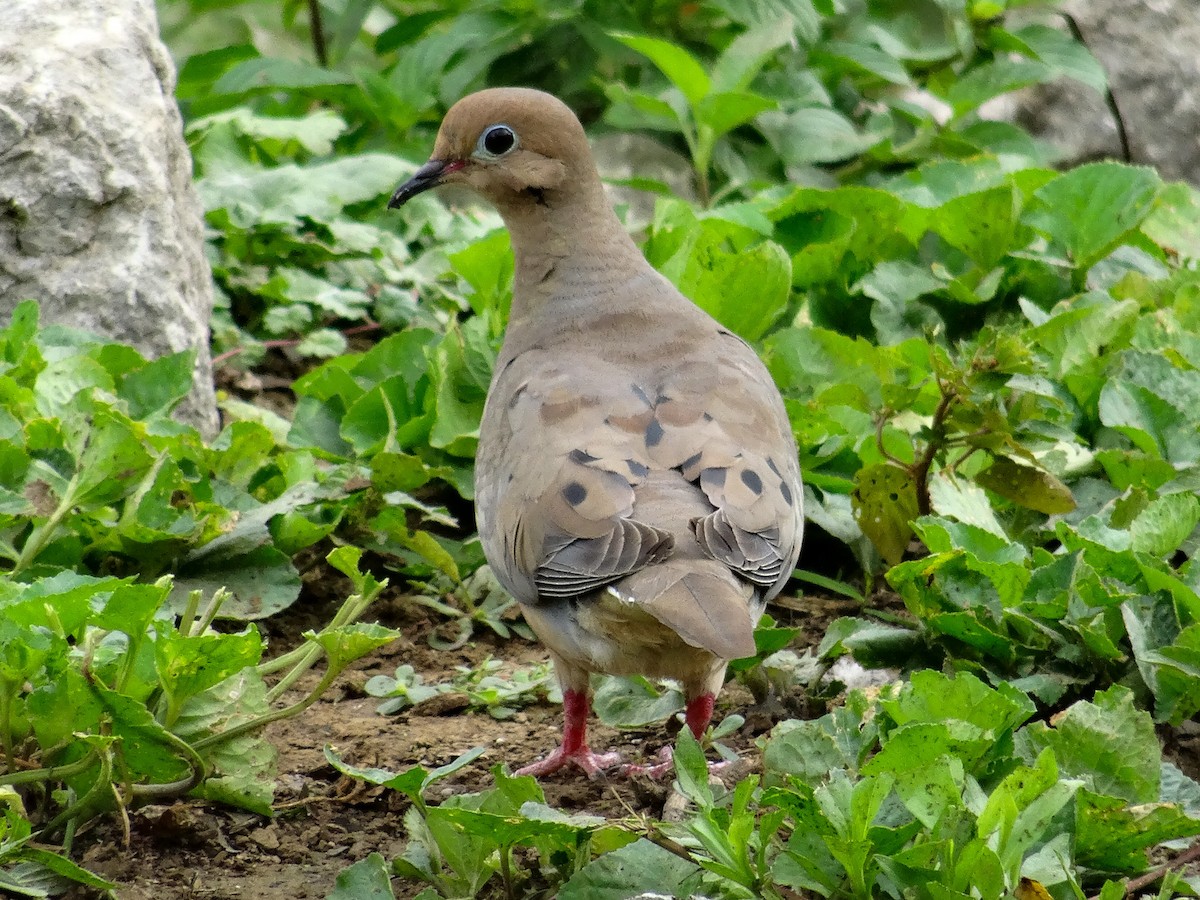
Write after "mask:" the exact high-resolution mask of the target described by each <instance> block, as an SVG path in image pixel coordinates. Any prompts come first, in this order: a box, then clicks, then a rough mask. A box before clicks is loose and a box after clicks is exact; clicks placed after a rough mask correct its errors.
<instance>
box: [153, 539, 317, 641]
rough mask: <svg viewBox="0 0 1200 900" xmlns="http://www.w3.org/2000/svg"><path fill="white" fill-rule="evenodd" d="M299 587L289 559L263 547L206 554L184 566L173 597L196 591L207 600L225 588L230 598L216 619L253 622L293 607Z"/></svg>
mask: <svg viewBox="0 0 1200 900" xmlns="http://www.w3.org/2000/svg"><path fill="white" fill-rule="evenodd" d="M264 530H265V529H264ZM300 584H301V582H300V574H299V573H298V572H297V571H296V567H295V566H294V565H293V564H292V560H291V557H289V556H287V555H286V554H284V553H282V552H280V551H279V550H277V549H275V547H272V546H269V545H264V546H261V547H256V548H255V549H253V550H248V551H246V552H238V551H237V549H235V548H232V547H231V548H230V550H229V552H213V553H206V554H204V555H202V556H197V557H195V558H193V559H192V560H191V561H189V562H185V563H184V564H183V565H182V566H181V568H180V570H179V574H178V576H177V577H176V579H175V592H174V596H175V597H177V598H178V597H186V596H187V594H188V592H190V591H196V590H198V591H201V592H203V593H204V595H205V596H211V595H212V594H213V592H214V591H216V590H217V589H219V588H226V589H228V590H229V591H231V592H232V593H233V595H234V596H233V597H232V598H231V599H229V600H228V601H226V602H225V604H224V605H223V606H222V607H221V610H220V616H221V617H222V618H231V619H241V620H243V621H254V620H257V619H265V618H266V617H267V616H272V615H274V614H275V613H277V612H279V611H281V610H284V609H287V608H288V607H289V606H291V605H292V604H293V603H295V602H296V598H297V597H299V596H300ZM174 602H175V603H179V602H180V601H179V600H175V601H174Z"/></svg>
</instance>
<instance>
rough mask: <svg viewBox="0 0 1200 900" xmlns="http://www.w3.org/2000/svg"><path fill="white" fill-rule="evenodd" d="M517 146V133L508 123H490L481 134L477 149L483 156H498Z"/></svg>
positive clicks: (509, 151)
mask: <svg viewBox="0 0 1200 900" xmlns="http://www.w3.org/2000/svg"><path fill="white" fill-rule="evenodd" d="M516 148H517V133H516V132H515V131H513V130H512V128H510V127H509V126H508V125H505V124H503V123H499V124H496V125H489V126H488V127H487V128H485V129H484V130H483V134H481V135H480V136H479V143H478V145H477V146H476V148H475V150H476V152H477V153H479V154H480V155H482V156H486V157H490V158H493V159H494V158H496V157H500V156H504V155H505V154H506V153H511V152H512V151H513V150H515V149H516Z"/></svg>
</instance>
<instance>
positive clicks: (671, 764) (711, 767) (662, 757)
mask: <svg viewBox="0 0 1200 900" xmlns="http://www.w3.org/2000/svg"><path fill="white" fill-rule="evenodd" d="M658 759H659V761H658V762H657V763H654V764H653V765H649V766H641V765H636V764H633V763H628V764H626V765H623V766H621V774H622V775H626V776H634V775H645V776H646V777H647V778H651V779H653V780H655V781H657V780H658V779H659V778H662V777H663V776H664V775H666V774H668V773H669V772H671V771H672V770H673V769H674V768H675V751H673V750H672V749H671V748H670V747H663V748H662V749H661V750H659V751H658ZM735 762H736V761H734V760H722V761H721V762H710V763H709V764H708V774H709V775H710V776H712V775H718V776H719V775H721V774H722V773H723V772H725V770H727V769H728V768H730V767H731V766H733V765H734V763H735Z"/></svg>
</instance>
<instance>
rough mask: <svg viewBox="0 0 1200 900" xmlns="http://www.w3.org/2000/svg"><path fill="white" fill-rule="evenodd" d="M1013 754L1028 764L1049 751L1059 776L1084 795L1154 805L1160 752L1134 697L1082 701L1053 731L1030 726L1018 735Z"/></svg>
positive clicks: (1115, 694) (1115, 691)
mask: <svg viewBox="0 0 1200 900" xmlns="http://www.w3.org/2000/svg"><path fill="white" fill-rule="evenodd" d="M1017 748H1018V750H1019V751H1020V753H1021V755H1022V756H1024V757H1025V758H1027V759H1028V758H1032V757H1033V756H1035V755H1037V754H1038V753H1040V752H1041V751H1042V750H1043V749H1045V748H1050V749H1052V750H1053V751H1054V755H1055V756H1056V757H1057V759H1058V766H1059V768H1060V769H1061V770H1062V773H1063V775H1065V776H1067V777H1070V778H1082V779H1084V781H1085V782H1086V784H1087V785H1088V787H1089V789H1091V790H1093V791H1095V792H1096V793H1099V794H1105V795H1108V796H1110V797H1119V798H1121V799H1123V800H1126V801H1128V802H1129V803H1152V802H1154V801H1156V800H1157V799H1158V785H1159V778H1160V777H1161V772H1160V760H1161V758H1162V752H1161V750H1160V749H1159V745H1158V739H1157V738H1156V737H1155V734H1154V722H1153V721H1152V720H1151V718H1150V714H1149V713H1147V712H1145V711H1143V710H1140V709H1137V708H1136V707H1135V706H1134V703H1133V694H1132V693H1131V692H1130V691H1129V690H1128V689H1127V688H1124V687H1120V686H1116V687H1112V688H1109V689H1108V690H1107V691H1101V692H1100V693H1098V694H1096V698H1095V702H1089V701H1087V700H1081V701H1079V702H1078V703H1076V704H1074V705H1073V706H1071V707H1070V708H1069V709H1068V710H1067V711H1066V713H1065V714H1063V715H1061V716H1060V717H1059V718H1058V719H1057V720H1056V722H1055V725H1054V727H1053V728H1051V727H1049V726H1047V725H1046V724H1045V723H1042V722H1035V723H1033V724H1031V725H1029V726H1027V727H1026V728H1024V729H1022V731H1021V732H1020V734H1019V735H1018V742H1017Z"/></svg>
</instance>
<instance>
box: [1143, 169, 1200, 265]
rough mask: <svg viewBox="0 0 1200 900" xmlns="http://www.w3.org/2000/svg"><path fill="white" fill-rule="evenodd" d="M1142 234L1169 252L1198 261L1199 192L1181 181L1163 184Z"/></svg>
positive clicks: (1144, 224)
mask: <svg viewBox="0 0 1200 900" xmlns="http://www.w3.org/2000/svg"><path fill="white" fill-rule="evenodd" d="M1142 231H1143V233H1145V235H1146V236H1147V237H1149V238H1150V239H1151V240H1152V241H1154V242H1155V243H1156V244H1158V245H1159V246H1160V247H1163V248H1165V249H1166V250H1168V251H1169V252H1170V253H1173V254H1175V255H1177V256H1181V257H1183V258H1184V259H1200V191H1198V190H1197V189H1196V188H1194V187H1192V186H1191V185H1188V184H1183V183H1181V182H1175V183H1173V184H1168V185H1166V186H1165V187H1164V188H1163V189H1162V191H1161V192H1160V193H1159V196H1158V203H1157V204H1156V205H1155V207H1154V211H1153V212H1151V213H1150V215H1149V216H1147V217H1146V220H1145V221H1144V222H1142Z"/></svg>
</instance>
